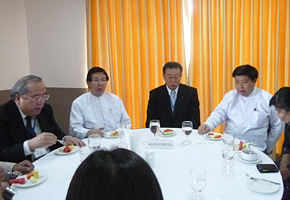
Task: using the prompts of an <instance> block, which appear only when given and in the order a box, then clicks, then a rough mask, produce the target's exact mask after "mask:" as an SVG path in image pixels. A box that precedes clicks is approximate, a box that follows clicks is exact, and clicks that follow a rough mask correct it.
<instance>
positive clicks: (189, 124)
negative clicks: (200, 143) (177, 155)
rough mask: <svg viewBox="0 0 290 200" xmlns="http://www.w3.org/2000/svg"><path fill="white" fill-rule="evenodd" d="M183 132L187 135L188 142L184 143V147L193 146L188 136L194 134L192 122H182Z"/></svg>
mask: <svg viewBox="0 0 290 200" xmlns="http://www.w3.org/2000/svg"><path fill="white" fill-rule="evenodd" d="M182 132H183V133H184V134H185V135H186V140H185V141H184V142H183V144H184V145H188V144H191V141H189V139H188V136H189V135H190V134H191V132H192V122H191V121H183V122H182Z"/></svg>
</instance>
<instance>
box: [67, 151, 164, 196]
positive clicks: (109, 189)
mask: <svg viewBox="0 0 290 200" xmlns="http://www.w3.org/2000/svg"><path fill="white" fill-rule="evenodd" d="M116 199H118V200H136V199H138V200H162V199H163V197H162V192H161V189H160V186H159V183H158V181H157V178H156V176H155V174H154V173H153V171H152V169H151V168H150V167H149V165H148V164H147V163H146V162H145V161H144V160H143V159H142V158H141V157H140V156H138V155H137V154H135V153H134V152H132V151H129V150H127V149H114V150H111V151H107V150H100V151H96V152H94V153H92V154H91V155H90V156H89V157H88V158H87V159H86V160H84V161H83V163H82V164H81V165H80V166H79V167H78V169H77V170H76V172H75V174H74V176H73V178H72V181H71V183H70V186H69V189H68V193H67V197H66V200H116Z"/></svg>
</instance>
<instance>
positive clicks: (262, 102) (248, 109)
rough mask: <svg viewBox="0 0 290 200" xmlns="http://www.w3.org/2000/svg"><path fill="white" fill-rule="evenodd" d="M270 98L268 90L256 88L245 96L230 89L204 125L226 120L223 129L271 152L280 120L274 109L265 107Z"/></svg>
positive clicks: (280, 123) (213, 125)
mask: <svg viewBox="0 0 290 200" xmlns="http://www.w3.org/2000/svg"><path fill="white" fill-rule="evenodd" d="M271 97H272V95H271V94H270V93H268V92H266V91H265V90H261V89H259V88H256V87H255V88H254V90H253V92H252V93H251V94H250V95H249V96H247V97H244V96H242V95H240V94H239V93H238V92H237V90H231V91H230V92H228V93H227V94H226V95H225V96H224V98H223V100H222V101H221V102H220V104H219V105H218V106H217V107H216V109H215V110H214V111H213V112H212V113H211V115H210V116H209V118H208V119H207V120H206V122H205V124H207V125H208V126H209V127H210V130H212V129H214V128H216V127H217V126H218V125H220V124H221V123H223V122H226V127H225V132H231V133H233V134H234V136H235V137H236V138H238V139H242V140H245V141H250V142H251V144H252V145H253V146H255V147H257V148H258V149H259V150H261V151H265V150H267V152H271V151H272V150H273V148H274V145H275V144H276V142H277V140H278V139H279V137H280V135H281V133H282V132H283V129H284V123H283V122H282V121H280V119H279V118H278V117H277V115H276V112H275V109H274V108H273V106H272V107H270V106H269V101H270V99H271Z"/></svg>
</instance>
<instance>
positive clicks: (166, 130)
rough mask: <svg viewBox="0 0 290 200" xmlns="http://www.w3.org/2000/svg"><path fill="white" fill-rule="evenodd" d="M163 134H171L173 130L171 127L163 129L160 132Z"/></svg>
mask: <svg viewBox="0 0 290 200" xmlns="http://www.w3.org/2000/svg"><path fill="white" fill-rule="evenodd" d="M162 134H163V135H172V134H173V130H172V129H165V130H164V131H163V132H162Z"/></svg>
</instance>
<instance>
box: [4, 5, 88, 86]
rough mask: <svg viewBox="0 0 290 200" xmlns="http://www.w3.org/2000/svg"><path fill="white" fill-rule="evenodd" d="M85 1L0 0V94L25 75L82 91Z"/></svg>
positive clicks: (85, 63)
mask: <svg viewBox="0 0 290 200" xmlns="http://www.w3.org/2000/svg"><path fill="white" fill-rule="evenodd" d="M85 4H86V3H85V0H37V1H35V0H0V38H1V39H0V90H5V89H10V88H11V87H12V85H13V84H14V83H15V81H16V80H17V79H18V78H20V77H22V76H24V75H27V74H36V75H39V76H41V77H42V78H43V79H44V82H45V83H46V85H47V87H61V88H85V87H86V84H85V76H86V72H87V62H86V59H87V53H86V8H85Z"/></svg>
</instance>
